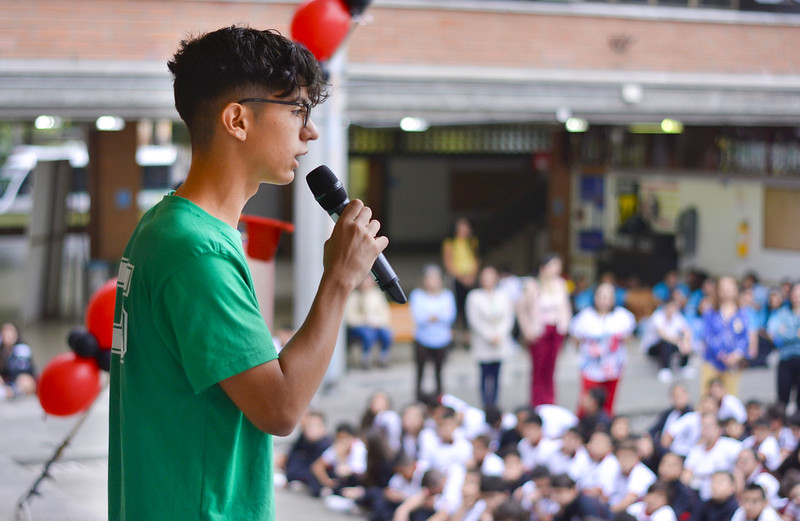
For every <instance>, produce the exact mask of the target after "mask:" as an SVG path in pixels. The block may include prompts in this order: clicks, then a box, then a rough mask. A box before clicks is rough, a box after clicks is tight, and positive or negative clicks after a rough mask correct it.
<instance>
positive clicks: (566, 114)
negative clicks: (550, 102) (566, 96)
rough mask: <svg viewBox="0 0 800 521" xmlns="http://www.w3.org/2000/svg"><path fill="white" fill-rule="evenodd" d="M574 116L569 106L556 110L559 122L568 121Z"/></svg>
mask: <svg viewBox="0 0 800 521" xmlns="http://www.w3.org/2000/svg"><path fill="white" fill-rule="evenodd" d="M571 117H572V111H571V110H570V109H569V107H558V109H557V110H556V121H558V122H559V123H566V122H567V120H568V119H569V118H571Z"/></svg>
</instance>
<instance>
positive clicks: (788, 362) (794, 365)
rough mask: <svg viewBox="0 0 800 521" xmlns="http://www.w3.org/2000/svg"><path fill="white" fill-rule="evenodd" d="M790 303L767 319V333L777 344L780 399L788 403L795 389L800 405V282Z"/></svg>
mask: <svg viewBox="0 0 800 521" xmlns="http://www.w3.org/2000/svg"><path fill="white" fill-rule="evenodd" d="M789 302H790V303H791V307H781V308H779V309H778V310H777V311H776V312H775V313H774V314H773V315H772V316H771V317H770V319H769V321H768V322H767V333H769V336H770V337H771V338H772V341H773V342H774V343H775V346H776V347H777V348H778V353H779V356H780V362H778V382H777V383H778V401H779V402H781V403H782V404H783V406H784V407H786V406H787V405H788V404H789V399H790V397H791V395H792V390H793V389H794V391H795V403H796V404H797V407H798V409H800V284H798V283H794V284H793V285H792V289H791V290H790V291H789Z"/></svg>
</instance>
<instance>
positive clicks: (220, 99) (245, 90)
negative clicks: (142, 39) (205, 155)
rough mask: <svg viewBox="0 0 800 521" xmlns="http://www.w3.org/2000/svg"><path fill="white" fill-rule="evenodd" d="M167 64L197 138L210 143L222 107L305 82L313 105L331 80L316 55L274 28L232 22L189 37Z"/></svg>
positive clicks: (181, 110)
mask: <svg viewBox="0 0 800 521" xmlns="http://www.w3.org/2000/svg"><path fill="white" fill-rule="evenodd" d="M167 66H168V67H169V70H170V72H172V75H173V78H174V82H173V90H174V92H175V108H176V109H178V114H180V116H181V119H183V121H184V122H185V123H186V126H187V127H189V134H190V135H191V136H192V141H193V143H203V142H206V141H207V140H208V139H209V138H210V137H211V134H212V132H213V128H214V127H213V117H214V115H215V114H216V112H217V110H220V109H221V108H222V107H223V106H224V104H226V103H230V102H232V101H236V100H237V99H240V98H244V97H251V96H253V97H263V96H265V95H274V96H277V97H280V98H283V97H288V96H292V95H296V94H298V93H299V91H300V89H301V88H303V87H305V88H306V90H307V93H308V98H309V101H310V102H311V104H312V105H316V104H318V103H321V102H323V101H324V100H325V98H326V97H327V86H328V85H327V82H326V81H325V77H324V74H323V72H322V69H321V68H320V66H319V62H318V61H317V59H316V58H315V57H314V55H313V54H311V52H310V51H308V49H306V48H305V47H303V46H302V45H299V44H297V43H295V42H293V41H291V40H289V39H288V38H286V37H284V36H282V35H281V34H280V33H278V32H277V31H274V30H266V31H260V30H257V29H252V28H250V27H244V26H231V27H224V28H222V29H218V30H216V31H213V32H210V33H206V34H202V35H200V36H196V37H189V38H187V39H185V40H183V41H182V42H181V44H180V47H179V49H178V52H176V53H175V56H173V58H172V60H171V61H170V62H169V63H168V64H167ZM265 90H266V92H264V91H265Z"/></svg>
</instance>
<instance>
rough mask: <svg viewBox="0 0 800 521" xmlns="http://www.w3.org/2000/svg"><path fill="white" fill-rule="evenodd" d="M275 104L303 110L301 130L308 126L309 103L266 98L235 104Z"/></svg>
mask: <svg viewBox="0 0 800 521" xmlns="http://www.w3.org/2000/svg"><path fill="white" fill-rule="evenodd" d="M251 101H252V102H254V103H276V104H278V105H293V106H295V107H302V108H303V128H305V127H307V126H308V120H309V118H310V117H311V103H303V102H302V101H283V100H280V99H266V98H245V99H241V100H239V101H237V102H236V103H248V102H251Z"/></svg>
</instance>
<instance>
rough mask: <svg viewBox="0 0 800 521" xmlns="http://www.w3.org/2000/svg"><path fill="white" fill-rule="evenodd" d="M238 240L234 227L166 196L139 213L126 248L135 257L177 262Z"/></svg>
mask: <svg viewBox="0 0 800 521" xmlns="http://www.w3.org/2000/svg"><path fill="white" fill-rule="evenodd" d="M237 241H238V242H239V243H241V239H240V238H239V234H238V231H236V230H234V229H232V228H230V227H229V226H228V225H226V224H224V223H222V222H221V221H218V220H217V219H215V218H213V217H211V216H210V215H208V214H206V213H205V212H203V211H202V210H200V208H198V207H196V206H194V205H193V204H191V203H190V202H189V201H185V200H182V199H181V198H179V197H174V196H173V197H167V198H165V199H164V200H162V201H161V202H160V203H158V204H157V205H156V206H154V207H153V208H151V209H150V210H149V211H148V212H147V213H146V214H145V215H144V217H142V220H141V221H140V223H139V225H138V226H137V228H136V230H135V231H134V234H133V235H132V236H131V240H130V241H129V243H128V248H127V249H126V252H125V253H126V257H127V258H128V259H129V260H131V261H132V262H133V263H134V264H136V261H139V262H149V261H153V260H156V261H162V262H166V263H169V264H180V263H183V262H185V261H186V260H187V259H190V258H193V257H198V256H201V255H203V254H205V253H210V252H220V253H224V252H228V251H232V250H234V249H235V248H236V245H237Z"/></svg>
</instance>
